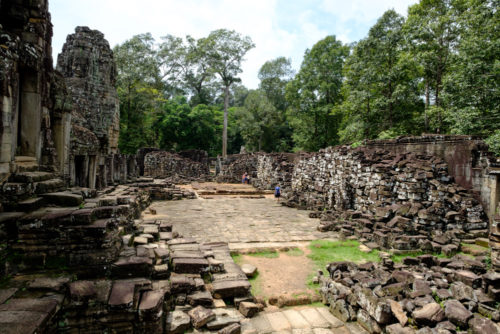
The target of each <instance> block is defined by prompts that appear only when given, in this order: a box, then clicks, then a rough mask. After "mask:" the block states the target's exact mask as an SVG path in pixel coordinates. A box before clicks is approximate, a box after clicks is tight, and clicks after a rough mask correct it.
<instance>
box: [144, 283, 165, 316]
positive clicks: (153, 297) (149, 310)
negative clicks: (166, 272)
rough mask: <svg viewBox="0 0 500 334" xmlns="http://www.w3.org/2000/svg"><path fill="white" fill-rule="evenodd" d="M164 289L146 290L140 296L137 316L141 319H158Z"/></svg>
mask: <svg viewBox="0 0 500 334" xmlns="http://www.w3.org/2000/svg"><path fill="white" fill-rule="evenodd" d="M164 296H165V291H163V290H150V291H146V292H144V293H143V294H142V296H141V302H140V304H139V308H138V310H139V316H140V317H141V318H142V319H159V318H160V317H161V315H162V313H163V309H162V307H163V299H164Z"/></svg>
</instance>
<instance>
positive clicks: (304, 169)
mask: <svg viewBox="0 0 500 334" xmlns="http://www.w3.org/2000/svg"><path fill="white" fill-rule="evenodd" d="M286 204H287V205H289V206H293V207H302V208H307V209H313V210H317V213H316V215H317V216H321V217H322V221H321V224H320V226H319V229H320V230H323V231H325V230H336V231H340V232H342V233H343V234H344V235H345V236H351V235H356V236H358V237H360V238H364V239H367V240H369V241H373V242H375V243H376V244H378V247H382V248H394V249H399V250H408V249H422V250H427V251H435V252H439V251H441V248H445V247H448V246H447V244H448V243H449V242H450V241H454V242H455V243H458V241H457V240H458V239H467V238H476V237H487V235H488V230H487V228H488V219H487V217H486V215H485V213H484V211H483V208H482V206H481V204H480V203H479V201H478V200H476V199H475V198H474V196H473V194H472V193H471V192H470V191H468V190H466V189H464V188H462V187H460V186H458V185H456V184H455V183H453V178H452V177H450V176H449V175H448V173H447V165H446V164H445V163H444V162H443V161H442V160H441V159H439V158H436V157H430V156H425V155H421V154H411V153H409V154H398V155H393V154H390V153H388V152H386V151H383V150H370V149H367V148H357V149H351V148H349V147H345V146H342V147H336V148H327V149H325V150H321V151H320V152H319V153H318V154H314V155H311V156H310V157H307V158H305V159H302V160H300V161H299V162H298V163H297V164H296V165H295V169H294V173H293V176H292V187H291V189H290V190H289V192H288V202H287V203H286ZM325 210H326V211H325ZM429 237H433V238H432V240H431V239H430V238H429ZM450 247H451V246H450Z"/></svg>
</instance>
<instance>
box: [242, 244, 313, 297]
mask: <svg viewBox="0 0 500 334" xmlns="http://www.w3.org/2000/svg"><path fill="white" fill-rule="evenodd" d="M303 251H304V253H303V254H302V255H299V256H291V255H288V254H287V253H286V252H281V253H279V257H278V258H266V257H257V256H250V255H243V256H242V257H241V261H240V263H241V264H244V263H249V264H252V265H254V266H256V267H257V268H258V271H259V276H258V278H257V280H256V286H255V287H254V292H255V293H256V294H257V296H261V297H267V298H269V297H271V296H279V295H283V294H288V295H294V294H301V293H304V292H308V293H310V294H312V293H314V291H312V290H310V289H309V288H308V287H307V285H306V282H307V279H308V276H309V274H310V273H312V272H313V271H314V269H315V268H314V264H313V263H312V261H311V260H310V259H309V258H308V257H307V256H306V255H307V251H308V250H307V249H305V248H304V249H303ZM252 284H253V283H252Z"/></svg>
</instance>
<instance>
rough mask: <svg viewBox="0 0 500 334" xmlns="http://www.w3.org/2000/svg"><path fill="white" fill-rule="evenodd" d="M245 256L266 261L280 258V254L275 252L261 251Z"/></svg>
mask: <svg viewBox="0 0 500 334" xmlns="http://www.w3.org/2000/svg"><path fill="white" fill-rule="evenodd" d="M245 255H248V256H255V257H265V258H268V259H275V258H277V257H279V256H280V254H279V253H278V252H276V251H262V252H255V253H248V254H245Z"/></svg>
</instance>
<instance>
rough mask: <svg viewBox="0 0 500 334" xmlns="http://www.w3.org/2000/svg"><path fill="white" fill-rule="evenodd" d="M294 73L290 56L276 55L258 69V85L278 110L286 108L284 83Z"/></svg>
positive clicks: (290, 78) (285, 83)
mask: <svg viewBox="0 0 500 334" xmlns="http://www.w3.org/2000/svg"><path fill="white" fill-rule="evenodd" d="M294 75H295V73H294V71H293V69H292V63H291V60H290V58H285V57H278V58H276V59H273V60H269V61H266V62H265V63H264V65H262V67H261V68H260V70H259V74H258V77H259V80H260V84H259V87H260V89H262V90H263V91H264V93H265V94H266V96H267V98H268V99H269V101H271V103H272V104H273V105H274V107H275V108H276V109H278V110H283V111H284V110H286V108H287V103H286V98H285V88H286V85H287V84H288V83H289V82H290V80H292V79H293V76H294Z"/></svg>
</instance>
